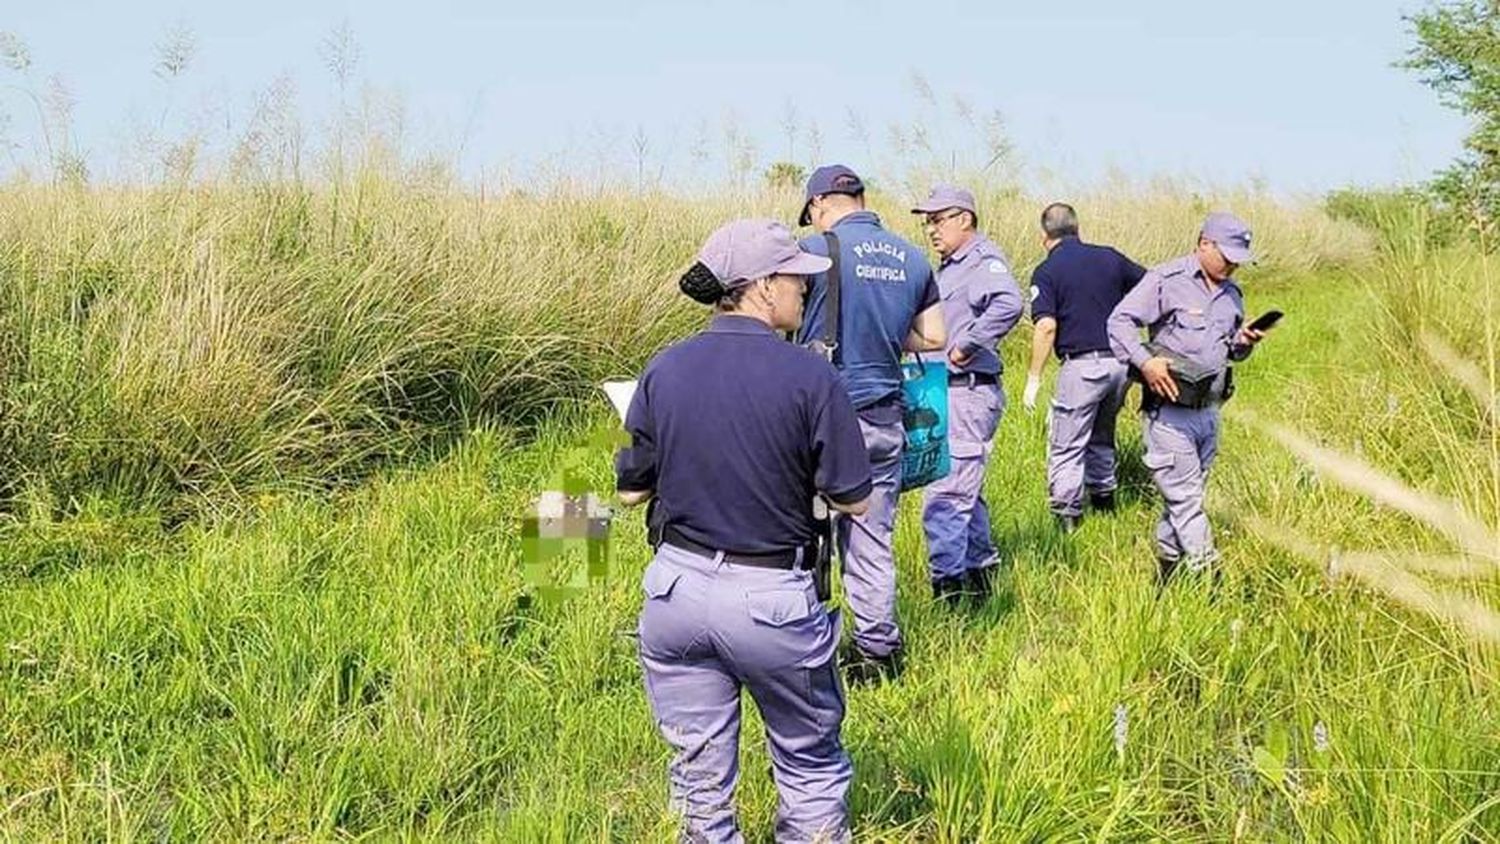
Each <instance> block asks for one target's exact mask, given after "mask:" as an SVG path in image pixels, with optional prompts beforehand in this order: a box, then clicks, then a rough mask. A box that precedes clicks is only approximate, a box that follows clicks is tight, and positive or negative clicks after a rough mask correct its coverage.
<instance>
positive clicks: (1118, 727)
mask: <svg viewBox="0 0 1500 844" xmlns="http://www.w3.org/2000/svg"><path fill="white" fill-rule="evenodd" d="M1129 737H1130V713H1129V712H1127V711H1126V709H1125V704H1123V703H1120V704H1116V705H1115V754H1116V755H1117V756H1124V755H1125V740H1126V739H1128V738H1129Z"/></svg>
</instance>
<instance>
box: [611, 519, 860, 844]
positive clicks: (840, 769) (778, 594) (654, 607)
mask: <svg viewBox="0 0 1500 844" xmlns="http://www.w3.org/2000/svg"><path fill="white" fill-rule="evenodd" d="M643 583H644V587H645V591H646V599H645V604H644V605H643V606H642V608H641V617H640V624H639V633H640V659H641V667H642V669H643V671H644V674H645V681H646V696H647V698H648V700H649V701H650V704H651V711H652V714H653V715H654V716H655V718H656V721H657V724H658V726H659V727H660V728H661V733H662V736H663V737H664V738H665V739H666V741H667V743H668V744H670V745H671V746H672V747H673V748H674V749H675V750H676V754H675V755H674V756H673V759H672V762H671V765H670V766H669V769H668V779H669V786H670V789H669V790H670V794H671V804H672V807H673V809H674V810H675V811H677V812H679V813H681V815H682V817H683V825H684V838H685V839H686V840H688V841H694V842H738V841H742V840H743V839H742V838H741V836H740V832H739V827H738V823H737V822H736V819H735V810H734V789H735V783H736V782H737V780H738V778H739V736H740V689H741V687H744V688H746V689H748V690H749V692H750V697H751V698H753V699H754V700H755V704H756V706H758V707H759V708H760V713H761V718H762V720H763V721H764V722H765V726H766V739H767V741H768V743H769V745H770V755H771V765H772V775H773V777H774V778H775V780H776V790H777V793H778V795H779V797H780V803H779V806H778V808H777V813H776V840H777V841H798V842H800V841H814V840H816V841H833V842H842V841H847V840H848V836H849V833H848V823H849V820H848V815H849V806H848V791H849V782H850V779H851V778H852V776H853V768H852V766H851V765H850V762H849V756H848V754H847V753H845V752H844V747H843V744H842V743H841V741H840V739H839V731H840V728H841V726H842V724H843V720H844V693H843V689H842V687H841V686H840V684H839V678H838V672H837V666H836V663H835V652H836V650H837V648H838V641H839V620H838V614H837V613H832V614H830V613H829V612H828V611H827V610H826V609H825V608H824V607H823V604H822V603H821V602H820V601H818V599H817V595H816V591H815V589H814V587H813V581H812V575H811V574H810V573H809V572H806V571H784V570H779V569H762V568H754V567H749V566H737V565H731V564H729V563H725V562H723V555H722V554H719V555H716V556H715V557H712V558H710V557H704V556H700V555H698V554H694V553H692V552H690V551H685V550H682V549H680V548H675V547H673V546H671V545H665V544H664V545H662V546H661V547H660V549H659V550H658V552H657V554H656V557H655V559H653V560H652V562H651V565H650V566H649V567H647V569H646V573H645V576H644V578H643Z"/></svg>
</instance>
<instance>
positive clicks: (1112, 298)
mask: <svg viewBox="0 0 1500 844" xmlns="http://www.w3.org/2000/svg"><path fill="white" fill-rule="evenodd" d="M1145 274H1146V268H1145V267H1142V266H1141V265H1140V264H1137V263H1136V262H1134V261H1132V260H1130V259H1129V258H1127V257H1125V256H1124V255H1121V254H1120V253H1119V252H1117V251H1116V250H1115V249H1113V248H1112V247H1109V246H1095V245H1094V244H1092V243H1084V242H1083V241H1081V240H1079V239H1078V238H1076V237H1065V238H1063V239H1062V242H1061V243H1058V244H1057V245H1056V246H1054V247H1052V251H1051V253H1049V254H1048V255H1047V258H1046V260H1044V261H1042V263H1041V264H1040V265H1039V266H1038V267H1037V268H1036V269H1035V270H1033V271H1032V273H1031V321H1032V322H1036V321H1037V320H1039V319H1041V318H1042V317H1052V318H1053V319H1055V320H1057V340H1056V342H1055V343H1054V349H1055V350H1056V352H1057V355H1058V357H1062V356H1063V355H1076V354H1080V353H1082V352H1107V351H1109V334H1108V332H1107V331H1106V330H1105V322H1106V321H1107V320H1108V319H1109V315H1110V312H1111V311H1113V310H1114V309H1115V306H1116V305H1118V304H1120V300H1121V299H1123V298H1124V297H1125V294H1126V292H1128V291H1129V290H1130V288H1132V287H1134V286H1135V285H1136V282H1138V281H1140V280H1141V276H1143V275H1145Z"/></svg>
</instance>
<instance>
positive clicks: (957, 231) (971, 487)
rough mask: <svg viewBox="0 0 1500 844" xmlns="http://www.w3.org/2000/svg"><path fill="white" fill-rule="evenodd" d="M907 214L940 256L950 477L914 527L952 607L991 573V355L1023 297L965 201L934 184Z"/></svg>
mask: <svg viewBox="0 0 1500 844" xmlns="http://www.w3.org/2000/svg"><path fill="white" fill-rule="evenodd" d="M912 213H913V214H923V215H926V219H925V221H924V222H925V228H926V230H927V237H928V240H929V241H930V242H931V243H932V248H933V249H934V250H935V251H936V252H937V253H938V255H939V256H940V257H941V261H940V262H939V264H938V271H937V283H938V292H939V295H940V296H941V297H942V302H943V322H944V324H945V326H946V327H947V329H948V344H947V353H946V358H947V360H946V363H947V367H948V450H949V454H950V456H951V459H952V463H951V467H952V468H951V469H950V471H949V473H948V475H947V476H946V477H944V478H941V479H939V480H936V481H934V482H932V483H931V484H930V485H928V487H927V489H926V490H924V491H923V496H922V502H923V506H922V527H923V529H924V530H925V532H926V534H927V556H928V566H929V576H930V577H931V580H932V594H933V597H935V598H940V599H944V600H946V601H947V602H948V603H949V605H950V606H951V605H955V604H957V603H958V601H959V600H960V599H961V597H962V596H963V594H964V593H965V592H968V593H971V594H974V595H977V596H980V597H981V598H982V597H983V596H984V595H987V594H988V593H989V591H990V581H991V579H992V574H993V572H994V568H995V564H996V553H995V543H994V541H993V540H992V539H991V537H990V513H989V507H988V506H987V505H986V504H985V500H984V469H985V463H986V462H987V460H988V458H989V454H990V449H991V447H992V444H991V440H992V439H994V436H995V428H996V427H998V426H999V424H1000V416H1001V414H1002V413H1004V412H1005V391H1004V390H1003V389H1002V387H1001V383H1000V371H1001V363H1000V356H999V355H998V354H996V352H995V348H996V346H998V345H999V343H1000V340H1001V338H1003V337H1004V336H1005V335H1006V334H1007V333H1009V332H1010V330H1011V329H1012V328H1014V327H1015V325H1016V323H1017V322H1018V321H1019V320H1020V318H1021V309H1022V304H1021V289H1020V287H1019V286H1017V284H1016V280H1015V278H1014V277H1013V276H1012V275H1011V271H1010V259H1009V258H1007V257H1006V256H1005V253H1004V252H1002V251H1000V247H998V246H996V245H995V244H994V243H992V242H991V241H990V239H989V238H987V237H985V236H984V235H982V234H980V233H979V212H978V211H977V210H976V206H975V204H974V195H973V194H972V193H970V192H969V191H966V190H964V189H962V188H958V187H954V186H952V185H938V186H937V187H934V188H933V189H932V192H931V193H930V194H928V196H927V199H926V200H924V201H923V202H921V203H919V204H918V205H917V206H916V207H915V208H913V209H912Z"/></svg>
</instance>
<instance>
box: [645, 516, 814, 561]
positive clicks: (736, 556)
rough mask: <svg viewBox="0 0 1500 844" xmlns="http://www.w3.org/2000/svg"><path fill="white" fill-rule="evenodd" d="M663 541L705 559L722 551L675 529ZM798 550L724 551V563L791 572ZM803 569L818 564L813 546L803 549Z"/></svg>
mask: <svg viewBox="0 0 1500 844" xmlns="http://www.w3.org/2000/svg"><path fill="white" fill-rule="evenodd" d="M662 541H663V542H665V543H667V544H668V545H671V546H674V547H677V548H681V549H682V550H684V551H691V552H693V553H694V554H699V555H701V556H704V557H714V556H718V554H719V552H720V550H721V549H719V548H710V547H708V546H707V545H704V544H703V543H701V542H695V541H693V540H691V539H688V538H687V537H686V536H683V535H682V532H681V531H679V530H677V529H676V528H673V527H668V528H665V529H664V530H663V531H662ZM797 557H798V549H795V548H794V549H791V550H788V551H772V552H770V553H766V554H740V553H737V552H734V551H724V562H726V563H729V564H730V565H733V566H753V567H755V568H759V569H785V570H787V571H791V570H792V569H795V568H797V567H798V566H797ZM801 557H802V566H801V567H802V568H804V569H810V568H812V567H813V564H814V563H815V562H817V559H816V558H817V554H816V550H815V549H814V548H813V547H812V546H808V547H807V548H803V549H801Z"/></svg>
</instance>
